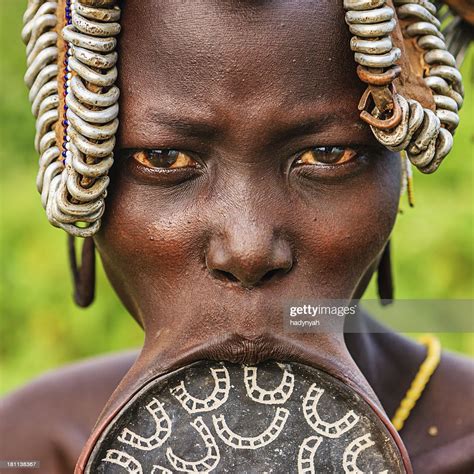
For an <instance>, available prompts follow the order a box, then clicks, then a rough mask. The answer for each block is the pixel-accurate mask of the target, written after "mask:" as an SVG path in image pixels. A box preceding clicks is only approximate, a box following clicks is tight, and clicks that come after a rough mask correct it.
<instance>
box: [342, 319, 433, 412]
mask: <svg viewBox="0 0 474 474" xmlns="http://www.w3.org/2000/svg"><path fill="white" fill-rule="evenodd" d="M355 330H357V331H358V332H351V333H346V334H345V342H346V345H347V349H348V350H349V353H350V354H351V356H352V358H353V359H354V361H355V363H356V364H357V366H358V367H359V369H360V371H361V372H362V373H363V374H364V376H365V378H366V379H367V381H368V382H369V385H370V386H371V387H372V389H373V390H374V392H375V394H376V395H377V397H378V398H379V400H380V402H381V403H382V406H383V407H384V409H385V411H386V412H387V415H388V416H390V417H391V416H393V414H394V412H395V410H396V409H397V407H398V405H399V403H400V401H401V400H402V399H403V397H404V395H405V392H406V390H407V389H408V387H409V386H410V383H411V381H412V380H413V378H414V377H415V375H416V373H417V371H418V368H419V366H420V364H421V362H422V361H423V359H424V357H425V350H424V349H423V347H421V346H420V345H418V344H416V343H415V342H413V341H411V340H409V339H407V338H405V337H403V336H401V335H400V334H398V333H395V332H392V331H390V330H389V329H388V328H387V327H385V326H384V325H383V324H381V323H380V322H378V321H376V320H375V319H373V318H372V317H371V316H370V315H369V314H367V313H364V312H362V311H361V315H360V317H359V318H357V324H356V329H355Z"/></svg>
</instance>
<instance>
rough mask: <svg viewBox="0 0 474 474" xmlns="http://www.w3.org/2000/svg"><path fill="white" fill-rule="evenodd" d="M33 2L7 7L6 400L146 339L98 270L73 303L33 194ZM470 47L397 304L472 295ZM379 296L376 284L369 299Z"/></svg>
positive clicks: (415, 219) (2, 21)
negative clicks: (28, 20) (92, 285)
mask: <svg viewBox="0 0 474 474" xmlns="http://www.w3.org/2000/svg"><path fill="white" fill-rule="evenodd" d="M25 4H26V1H19V0H1V2H0V44H1V45H2V48H3V51H2V53H1V56H0V60H1V64H0V81H1V82H0V91H1V92H0V94H1V97H0V99H1V103H0V121H1V122H0V123H1V129H0V131H1V146H0V166H1V170H0V171H1V173H0V180H1V181H0V190H1V195H0V199H1V203H0V206H1V207H0V211H1V229H2V232H1V259H2V260H1V262H2V265H1V282H0V296H1V307H0V311H1V313H0V316H1V319H0V393H2V392H5V391H8V390H10V389H12V388H13V387H16V386H18V385H20V384H22V383H25V382H26V381H27V380H29V379H30V378H32V377H33V376H35V375H37V374H40V373H41V372H43V371H45V370H47V369H50V368H54V367H57V366H59V365H62V364H65V363H68V362H71V361H73V360H76V359H79V358H84V357H88V356H93V355H96V354H98V353H104V352H109V351H115V350H119V349H122V348H129V347H138V346H140V345H141V343H142V340H143V338H142V333H141V330H140V329H139V328H138V326H137V325H136V323H135V322H134V321H133V320H132V318H131V317H130V316H129V315H128V314H127V313H126V311H125V310H124V308H123V307H122V305H121V304H120V302H119V301H118V299H117V297H116V296H115V294H114V293H113V291H112V290H111V288H110V285H109V284H108V282H107V280H106V278H105V276H104V273H103V271H102V268H99V271H98V285H97V290H98V291H97V295H98V296H97V299H96V302H95V303H94V304H93V305H92V307H91V308H90V309H87V310H81V309H79V308H77V307H75V305H74V304H73V302H72V297H71V294H72V288H71V282H70V275H69V269H68V265H67V258H66V237H65V234H64V233H63V232H61V231H59V230H56V229H53V228H52V227H51V226H50V225H49V224H48V223H47V221H46V218H45V216H44V215H43V211H42V208H41V204H40V199H39V196H38V194H37V192H36V189H35V184H34V183H35V175H36V161H37V156H36V153H35V151H34V150H33V132H34V121H33V118H32V116H31V114H30V110H29V104H28V100H27V92H26V88H25V87H24V85H23V74H24V71H25V57H24V46H23V44H22V43H21V40H20V31H21V17H22V13H23V10H24V6H25ZM473 53H474V52H473V51H472V50H471V51H470V54H469V55H468V59H467V61H466V62H465V65H464V67H463V74H464V77H465V80H466V92H467V99H466V102H465V106H464V108H463V110H462V114H461V124H462V125H461V127H460V129H459V131H458V133H457V136H456V141H455V143H456V144H455V149H454V151H453V152H452V153H451V155H450V156H449V158H448V159H447V160H446V162H445V163H444V164H443V166H442V169H441V171H440V172H438V173H436V174H435V175H433V176H423V175H421V174H420V173H416V175H415V188H416V189H415V197H416V200H417V201H416V208H415V209H408V206H407V205H406V204H403V206H402V207H403V214H402V215H400V217H399V219H398V223H397V225H396V229H395V232H394V236H393V259H394V263H395V269H394V270H395V282H396V296H397V297H398V298H472V296H473V264H474V262H473V258H474V252H473V250H474V249H473V230H474V227H473V203H474V199H473V198H474V187H473V184H474V183H473V169H474V168H473V149H474V147H473V141H474V136H473V133H474V113H473V111H474V106H473V102H474V96H473V94H472V93H471V92H474V90H473V82H474V81H473V77H472V74H473V72H472V71H473V62H474V54H473ZM368 294H369V296H371V297H374V295H375V289H374V284H373V283H372V284H371V287H370V289H369V292H368ZM442 342H443V346H444V347H445V348H450V349H453V350H457V351H460V352H464V353H468V354H471V355H473V354H474V336H473V335H472V334H445V335H444V334H443V335H442Z"/></svg>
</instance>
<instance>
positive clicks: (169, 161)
mask: <svg viewBox="0 0 474 474" xmlns="http://www.w3.org/2000/svg"><path fill="white" fill-rule="evenodd" d="M132 156H133V158H134V159H135V160H137V161H138V162H139V163H141V164H142V165H143V166H146V167H148V168H164V169H179V168H197V167H199V163H198V162H197V161H196V160H194V159H193V158H191V157H190V156H189V155H188V154H186V153H184V152H182V151H178V150H165V149H163V150H140V151H137V152H135V153H133V155H132Z"/></svg>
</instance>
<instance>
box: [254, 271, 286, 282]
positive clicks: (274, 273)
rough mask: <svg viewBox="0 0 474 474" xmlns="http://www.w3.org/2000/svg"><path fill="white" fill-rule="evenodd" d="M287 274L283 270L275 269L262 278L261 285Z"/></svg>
mask: <svg viewBox="0 0 474 474" xmlns="http://www.w3.org/2000/svg"><path fill="white" fill-rule="evenodd" d="M283 273H285V272H284V271H283V270H282V269H281V268H275V269H273V270H269V271H268V272H267V273H265V275H263V277H262V278H260V282H259V283H263V282H265V281H270V280H271V279H272V278H273V277H275V276H277V275H279V274H283Z"/></svg>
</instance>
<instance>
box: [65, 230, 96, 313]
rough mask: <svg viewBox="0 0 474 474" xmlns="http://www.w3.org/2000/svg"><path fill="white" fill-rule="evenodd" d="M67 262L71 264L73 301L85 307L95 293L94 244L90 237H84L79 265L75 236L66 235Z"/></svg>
mask: <svg viewBox="0 0 474 474" xmlns="http://www.w3.org/2000/svg"><path fill="white" fill-rule="evenodd" d="M68 251H69V263H70V266H71V272H72V278H73V286H74V301H75V303H76V304H77V305H78V306H80V307H81V308H87V307H88V306H89V305H90V304H91V303H92V301H93V300H94V295H95V245H94V240H93V238H92V237H87V238H85V239H84V243H83V245H82V252H81V266H80V267H79V266H78V264H77V257H76V244H75V237H74V236H73V235H68Z"/></svg>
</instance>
